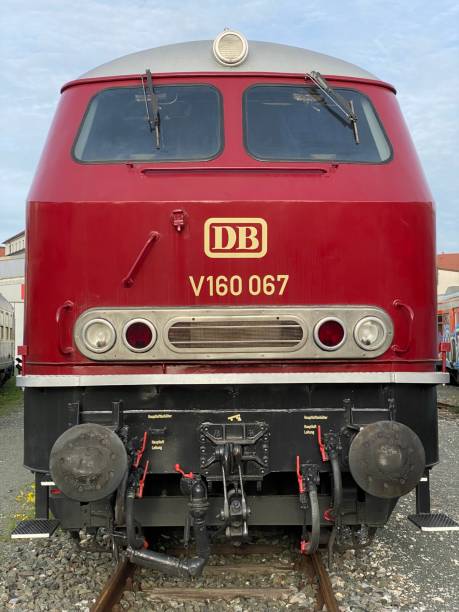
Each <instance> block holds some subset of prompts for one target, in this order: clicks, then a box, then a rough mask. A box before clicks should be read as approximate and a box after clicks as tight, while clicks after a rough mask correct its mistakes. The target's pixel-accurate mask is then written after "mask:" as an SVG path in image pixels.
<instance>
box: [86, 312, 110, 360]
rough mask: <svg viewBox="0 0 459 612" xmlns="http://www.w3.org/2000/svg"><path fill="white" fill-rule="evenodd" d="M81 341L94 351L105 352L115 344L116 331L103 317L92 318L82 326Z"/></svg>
mask: <svg viewBox="0 0 459 612" xmlns="http://www.w3.org/2000/svg"><path fill="white" fill-rule="evenodd" d="M82 335H83V342H84V343H85V345H86V346H87V347H88V349H89V350H90V351H93V352H94V353H105V352H106V351H109V350H110V349H111V348H112V346H113V345H114V344H115V340H116V332H115V329H114V327H113V325H112V324H111V323H110V322H109V321H106V320H105V319H92V321H88V322H87V323H86V325H85V326H84V327H83V332H82Z"/></svg>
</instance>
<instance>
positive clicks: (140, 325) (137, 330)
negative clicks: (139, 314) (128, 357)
mask: <svg viewBox="0 0 459 612" xmlns="http://www.w3.org/2000/svg"><path fill="white" fill-rule="evenodd" d="M157 337H158V334H157V332H156V328H155V326H154V325H153V323H150V321H147V320H146V319H132V320H131V321H128V322H127V323H126V325H125V326H124V328H123V340H124V343H125V344H126V346H127V347H128V348H129V350H131V351H133V352H134V353H145V351H148V350H150V349H151V347H152V346H153V345H154V344H155V342H156V338H157Z"/></svg>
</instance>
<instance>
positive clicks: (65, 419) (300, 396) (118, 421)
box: [24, 384, 438, 538]
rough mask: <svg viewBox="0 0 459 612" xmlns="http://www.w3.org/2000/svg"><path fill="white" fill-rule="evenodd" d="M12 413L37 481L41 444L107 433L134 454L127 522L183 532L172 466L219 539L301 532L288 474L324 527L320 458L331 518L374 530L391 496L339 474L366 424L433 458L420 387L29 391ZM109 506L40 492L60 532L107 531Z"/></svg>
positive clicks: (431, 422)
mask: <svg viewBox="0 0 459 612" xmlns="http://www.w3.org/2000/svg"><path fill="white" fill-rule="evenodd" d="M24 418H25V452H24V455H25V465H26V466H27V467H28V468H29V469H31V470H32V471H34V472H38V473H41V474H49V472H50V465H49V456H50V452H51V449H52V447H53V444H54V442H55V441H56V439H57V438H58V437H59V436H60V435H61V434H62V433H63V432H64V431H66V430H67V429H69V428H70V427H72V426H75V425H81V424H88V423H97V424H100V425H104V426H107V427H108V428H111V429H112V430H114V431H116V432H118V434H119V435H120V437H121V438H122V439H123V440H124V442H125V445H126V448H127V449H128V451H129V452H130V457H131V469H132V464H133V463H134V461H135V459H137V458H139V456H140V459H139V461H138V463H139V465H138V466H137V471H136V474H133V475H132V482H131V485H132V487H134V490H135V493H136V494H135V495H134V500H133V513H134V519H135V522H136V524H139V525H141V526H142V527H147V526H183V525H187V523H188V522H189V512H188V507H189V499H188V496H187V495H184V494H183V493H184V492H183V482H184V481H186V478H184V477H183V475H181V474H180V471H181V472H182V473H184V474H185V475H190V474H192V475H193V477H195V478H196V477H197V478H202V482H203V483H205V486H206V494H207V500H208V502H207V503H208V511H207V519H206V521H207V525H208V526H216V527H222V525H223V526H225V525H226V532H227V535H228V536H229V537H242V538H243V537H245V536H246V535H247V531H248V529H249V528H250V526H251V525H300V526H308V525H309V526H310V525H311V522H312V521H313V516H312V514H313V512H314V507H313V504H311V503H310V500H309V499H308V498H307V495H306V494H305V492H303V495H301V479H300V477H301V478H303V484H304V487H303V488H304V490H305V491H306V492H307V491H309V490H310V489H311V485H312V483H313V482H314V483H315V484H314V487H315V489H316V491H317V506H318V509H319V513H320V519H319V520H320V525H321V526H322V528H326V529H329V528H330V526H331V522H333V520H334V519H333V516H330V514H329V513H328V514H327V511H328V510H330V509H331V508H332V507H333V503H334V500H333V498H334V496H336V491H335V490H334V484H335V483H334V480H336V478H334V477H333V466H332V461H331V460H330V457H328V456H327V451H328V454H329V455H333V456H335V457H336V461H335V464H336V465H338V466H339V472H340V474H341V488H342V490H341V500H340V520H341V521H342V522H343V523H344V524H346V525H362V524H365V525H368V526H370V527H377V526H381V525H383V524H385V523H386V522H387V520H388V518H389V516H390V513H391V512H392V510H393V508H394V506H395V503H396V499H397V498H396V497H395V498H394V497H391V498H382V497H376V496H374V495H371V494H369V493H368V492H365V491H364V490H363V489H362V488H361V487H359V486H358V485H357V484H356V482H355V480H354V478H353V476H352V474H351V472H350V469H349V447H350V444H351V442H352V440H353V438H354V437H355V435H356V433H357V432H358V431H359V430H360V429H361V428H362V427H364V426H366V425H368V424H370V423H376V422H381V421H395V422H399V423H402V424H404V425H407V426H408V427H409V428H410V429H411V430H413V431H414V432H415V433H416V434H417V436H419V438H420V440H421V442H422V445H423V447H424V450H425V459H426V461H425V464H426V467H427V468H429V467H431V466H432V465H433V464H435V463H436V462H437V461H438V443H437V414H436V392H435V387H434V386H430V385H403V384H399V385H394V384H381V385H379V384H361V385H358V384H353V385H348V384H333V385H325V384H320V385H319V384H317V385H312V384H292V385H253V386H252V385H239V386H238V385H231V386H174V387H167V386H164V387H158V386H125V387H87V388H39V389H37V388H29V389H26V392H25V417H24ZM320 442H322V450H321V447H320ZM326 444H327V445H328V446H327V448H326V449H325V445H326ZM142 446H144V449H143V452H141V450H142ZM139 453H141V454H140V455H139ZM324 453H325V455H324ZM324 456H325V457H327V458H326V459H325V460H324ZM297 458H298V459H297ZM297 464H298V465H297ZM188 479H189V480H191V478H190V477H189V476H188ZM140 484H142V492H141V495H140V494H139V493H140V489H139V486H140ZM115 499H116V494H115V493H111V494H110V495H108V496H106V497H105V498H104V499H99V500H95V501H75V500H72V499H69V498H68V497H66V496H65V495H63V494H62V493H61V492H58V491H56V489H51V493H50V503H51V508H52V511H53V513H54V515H55V516H56V517H57V518H59V520H60V521H61V525H62V526H63V527H64V528H67V529H70V530H77V529H81V528H84V527H86V528H94V527H109V526H110V525H113V520H114V518H113V517H114V505H115Z"/></svg>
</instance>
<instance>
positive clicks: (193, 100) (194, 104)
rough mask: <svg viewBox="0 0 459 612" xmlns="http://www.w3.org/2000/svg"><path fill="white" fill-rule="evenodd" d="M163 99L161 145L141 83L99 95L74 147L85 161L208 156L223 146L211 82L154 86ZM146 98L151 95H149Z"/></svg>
mask: <svg viewBox="0 0 459 612" xmlns="http://www.w3.org/2000/svg"><path fill="white" fill-rule="evenodd" d="M154 91H155V93H156V94H157V97H158V102H159V114H160V121H161V123H160V127H161V130H160V134H161V146H160V148H159V149H157V148H156V136H155V133H154V132H153V133H152V132H151V131H150V126H149V124H148V121H147V110H146V104H145V94H144V91H143V88H142V87H119V88H116V89H106V90H104V91H102V92H101V93H99V94H97V95H96V96H95V97H94V98H93V99H92V100H91V102H90V104H89V108H88V110H87V112H86V115H85V117H84V120H83V124H82V126H81V128H80V132H79V134H78V138H77V141H76V143H75V147H74V154H75V157H76V158H77V159H78V160H80V161H83V162H109V161H148V162H150V161H167V160H198V159H199V160H205V159H210V158H212V157H215V156H216V155H217V154H218V152H219V151H220V149H221V146H222V136H221V133H222V121H221V108H220V107H221V105H220V95H219V93H218V91H217V90H216V89H215V88H214V87H210V86H208V85H190V86H187V85H181V86H178V85H171V86H164V87H163V86H161V87H155V88H154ZM147 96H148V93H147Z"/></svg>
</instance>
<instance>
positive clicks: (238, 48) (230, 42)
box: [213, 30, 249, 66]
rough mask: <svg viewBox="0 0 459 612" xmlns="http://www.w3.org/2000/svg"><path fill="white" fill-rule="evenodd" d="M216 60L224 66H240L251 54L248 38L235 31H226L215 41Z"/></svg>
mask: <svg viewBox="0 0 459 612" xmlns="http://www.w3.org/2000/svg"><path fill="white" fill-rule="evenodd" d="M213 50H214V55H215V58H216V60H217V61H218V62H220V64H223V65H224V66H239V64H242V62H243V61H244V60H245V59H246V57H247V55H248V53H249V43H248V42H247V39H246V37H245V36H244V35H243V34H240V33H239V32H235V31H234V30H224V31H223V32H222V33H221V34H219V35H218V36H217V38H216V39H215V40H214V45H213Z"/></svg>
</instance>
